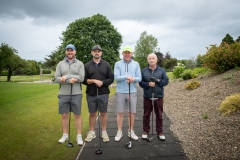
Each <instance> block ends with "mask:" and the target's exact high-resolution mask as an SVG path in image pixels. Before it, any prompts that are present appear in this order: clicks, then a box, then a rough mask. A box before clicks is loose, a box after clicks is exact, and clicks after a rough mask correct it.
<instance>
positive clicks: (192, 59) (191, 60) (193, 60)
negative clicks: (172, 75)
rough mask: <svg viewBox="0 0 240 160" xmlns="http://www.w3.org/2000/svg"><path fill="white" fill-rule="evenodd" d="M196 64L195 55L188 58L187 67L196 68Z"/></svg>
mask: <svg viewBox="0 0 240 160" xmlns="http://www.w3.org/2000/svg"><path fill="white" fill-rule="evenodd" d="M195 66H196V63H195V58H194V57H192V58H191V59H187V60H186V62H185V67H186V68H191V69H193V68H195Z"/></svg>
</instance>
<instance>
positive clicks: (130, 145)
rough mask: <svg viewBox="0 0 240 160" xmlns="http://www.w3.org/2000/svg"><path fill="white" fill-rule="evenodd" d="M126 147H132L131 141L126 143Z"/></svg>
mask: <svg viewBox="0 0 240 160" xmlns="http://www.w3.org/2000/svg"><path fill="white" fill-rule="evenodd" d="M126 148H128V149H130V148H132V142H131V141H130V142H128V143H126Z"/></svg>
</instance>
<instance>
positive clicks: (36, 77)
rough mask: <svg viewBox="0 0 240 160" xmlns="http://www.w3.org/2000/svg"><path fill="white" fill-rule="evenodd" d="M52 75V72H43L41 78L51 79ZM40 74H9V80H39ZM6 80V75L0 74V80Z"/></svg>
mask: <svg viewBox="0 0 240 160" xmlns="http://www.w3.org/2000/svg"><path fill="white" fill-rule="evenodd" d="M53 77H54V75H53V74H44V75H43V77H42V78H43V80H51V79H52V78H53ZM40 80H41V77H40V75H32V76H28V75H22V76H11V79H10V81H11V82H33V81H40ZM4 81H7V76H0V82H4Z"/></svg>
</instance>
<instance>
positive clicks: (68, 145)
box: [67, 84, 73, 148]
mask: <svg viewBox="0 0 240 160" xmlns="http://www.w3.org/2000/svg"><path fill="white" fill-rule="evenodd" d="M71 111H72V84H71V92H70V113H69V121H68V135H69V136H68V143H67V148H72V147H73V144H72V143H71V142H70V120H71Z"/></svg>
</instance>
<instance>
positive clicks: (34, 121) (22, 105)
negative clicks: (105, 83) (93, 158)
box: [0, 82, 115, 160]
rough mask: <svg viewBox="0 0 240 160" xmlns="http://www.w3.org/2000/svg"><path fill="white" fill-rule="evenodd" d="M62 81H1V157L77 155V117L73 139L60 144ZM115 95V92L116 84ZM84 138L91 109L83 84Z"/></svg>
mask: <svg viewBox="0 0 240 160" xmlns="http://www.w3.org/2000/svg"><path fill="white" fill-rule="evenodd" d="M58 89H59V85H58V84H36V83H31V84H29V83H28V84H25V83H11V82H10V83H8V82H1V83H0V90H1V92H0V112H1V116H0V121H1V127H0V135H1V136H2V138H1V139H0V143H1V145H0V150H1V152H0V159H31V160H35V159H36V160H42V159H52V160H55V159H58V160H61V159H62V160H63V159H74V158H75V157H76V156H77V154H78V152H79V150H80V149H81V147H80V146H77V144H76V139H75V138H76V134H77V133H76V129H75V124H74V117H73V116H72V117H71V135H70V136H71V142H72V143H73V144H74V147H73V148H71V149H69V148H67V147H66V143H64V144H58V139H59V138H60V137H61V136H62V129H61V115H59V114H58V98H57V93H58ZM110 89H111V95H113V94H115V88H110ZM82 102H83V103H82V119H83V127H82V134H83V138H85V136H86V132H87V130H88V126H89V125H88V109H87V102H86V95H85V85H83V100H82Z"/></svg>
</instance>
